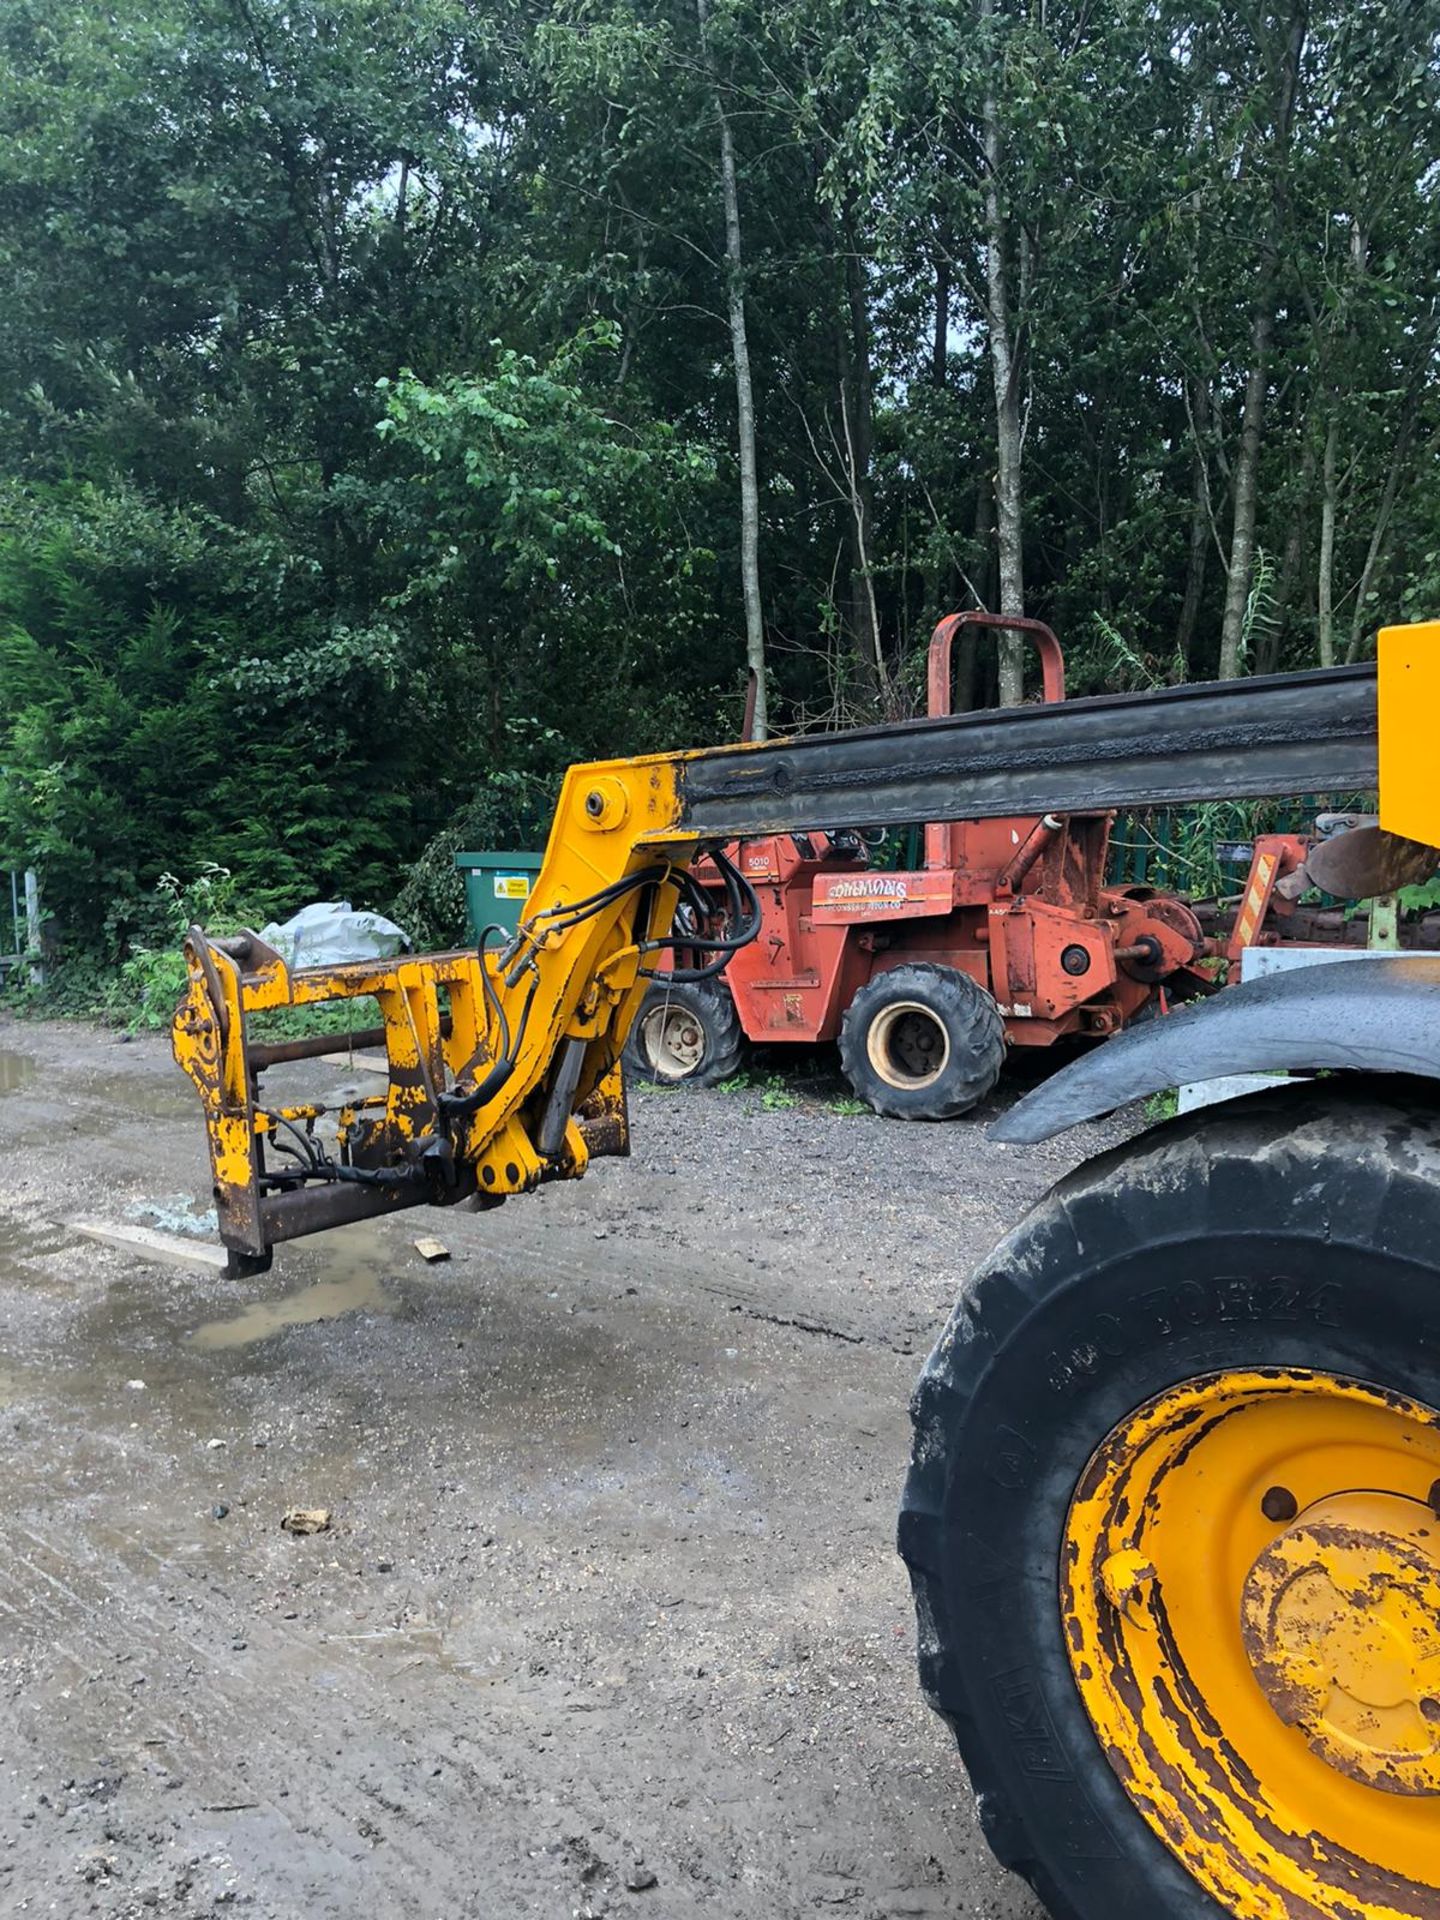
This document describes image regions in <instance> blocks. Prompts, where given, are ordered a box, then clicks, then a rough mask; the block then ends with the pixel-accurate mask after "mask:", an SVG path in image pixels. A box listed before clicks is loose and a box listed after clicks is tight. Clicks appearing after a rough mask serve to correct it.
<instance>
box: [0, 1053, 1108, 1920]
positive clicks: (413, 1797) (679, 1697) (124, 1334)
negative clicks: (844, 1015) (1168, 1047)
mask: <svg viewBox="0 0 1440 1920" xmlns="http://www.w3.org/2000/svg"><path fill="white" fill-rule="evenodd" d="M346 1078H347V1070H346V1069H342V1068H336V1067H324V1066H320V1067H316V1066H314V1065H311V1066H307V1067H304V1068H292V1069H286V1070H284V1072H283V1076H282V1073H281V1072H277V1073H276V1074H274V1075H272V1076H271V1078H270V1080H269V1081H267V1085H269V1086H271V1087H272V1090H273V1091H276V1092H280V1091H283V1092H285V1093H287V1094H290V1093H300V1092H301V1091H304V1090H309V1089H315V1090H318V1091H321V1092H327V1091H331V1090H333V1089H334V1088H335V1087H337V1086H338V1085H339V1084H341V1083H342V1082H344V1081H345V1080H346ZM841 1091H842V1090H841V1088H840V1087H839V1085H838V1083H830V1082H826V1081H825V1080H824V1079H823V1078H820V1079H811V1080H808V1081H803V1082H799V1083H792V1088H791V1095H792V1097H795V1098H796V1100H797V1104H795V1105H794V1106H786V1107H778V1108H777V1107H774V1106H773V1104H772V1105H767V1101H766V1096H765V1093H764V1091H763V1090H762V1089H761V1088H758V1087H757V1088H755V1089H751V1090H748V1091H745V1092H738V1093H736V1092H727V1093H721V1092H714V1093H692V1092H682V1093H669V1094H661V1093H647V1092H643V1091H642V1092H640V1093H639V1094H638V1095H637V1096H636V1097H635V1098H634V1100H633V1124H634V1154H633V1158H632V1159H631V1160H630V1161H629V1162H628V1163H627V1162H612V1163H602V1164H601V1165H600V1166H598V1167H597V1169H596V1171H595V1172H594V1173H593V1175H592V1176H591V1177H590V1178H589V1179H587V1180H585V1181H584V1182H581V1183H579V1184H577V1185H575V1186H571V1187H552V1188H547V1189H545V1190H544V1191H542V1192H541V1193H539V1194H537V1195H534V1196H532V1197H529V1198H527V1199H524V1200H521V1201H515V1202H511V1203H510V1204H509V1205H507V1206H506V1207H504V1208H503V1209H501V1210H499V1211H498V1212H495V1213H491V1214H486V1215H468V1214H461V1213H458V1212H456V1213H444V1214H423V1215H422V1214H418V1213H417V1214H411V1215H402V1216H398V1217H396V1218H392V1219H390V1220H388V1221H385V1222H383V1223H380V1224H379V1225H377V1226H375V1227H365V1228H358V1227H357V1228H348V1229H345V1230H343V1231H341V1232H339V1233H336V1234H332V1235H328V1236H326V1237H324V1238H323V1239H322V1240H318V1241H314V1242H310V1243H305V1244H302V1245H301V1246H298V1247H293V1248H286V1249H283V1250H282V1251H281V1253H280V1255H279V1256H278V1257H277V1260H276V1264H275V1268H274V1270H273V1271H272V1272H271V1273H270V1274H268V1275H266V1276H264V1277H263V1278H261V1279H258V1280H249V1281H244V1282H238V1281H230V1280H227V1279H225V1278H223V1277H222V1276H221V1275H220V1274H219V1273H217V1272H213V1271H207V1270H204V1269H200V1268H191V1267H188V1266H175V1265H165V1266H161V1265H155V1264H150V1263H149V1262H147V1261H145V1260H143V1259H141V1258H139V1257H137V1256H136V1255H135V1254H134V1253H132V1252H129V1251H122V1250H120V1249H117V1248H113V1247H110V1246H106V1245H103V1244H97V1243H95V1242H94V1241H92V1240H90V1239H87V1238H85V1237H83V1236H81V1235H80V1234H78V1233H77V1232H76V1231H75V1230H74V1227H73V1224H71V1223H73V1222H74V1221H76V1220H78V1219H84V1220H88V1221H92V1222H94V1221H109V1222H112V1223H121V1224H125V1223H135V1222H139V1223H143V1224H150V1225H160V1226H162V1227H165V1228H168V1229H169V1230H171V1231H174V1230H175V1229H176V1228H177V1227H183V1225H184V1224H185V1222H186V1220H187V1218H188V1216H190V1215H191V1214H192V1213H195V1212H198V1211H199V1209H200V1208H201V1207H202V1206H203V1205H204V1204H205V1197H207V1195H206V1190H207V1187H208V1171H207V1168H206V1166H205V1163H204V1157H203V1144H202V1134H201V1129H200V1125H199V1110H198V1106H197V1104H196V1103H195V1101H194V1099H193V1096H192V1095H191V1094H190V1091H189V1089H188V1087H187V1086H186V1085H185V1083H184V1081H183V1080H182V1079H181V1078H180V1076H179V1075H178V1073H177V1072H176V1070H175V1068H174V1067H173V1065H172V1064H171V1062H170V1059H169V1054H168V1047H167V1046H166V1044H165V1043H164V1042H163V1041H161V1040H159V1039H152V1038H144V1039H138V1040H136V1041H134V1042H133V1043H130V1044H122V1043H120V1042H118V1041H117V1039H116V1036H115V1035H114V1034H112V1033H105V1032H102V1031H98V1030H95V1029H91V1028H87V1027H84V1026H79V1025H73V1024H65V1025H60V1024H55V1025H38V1024H32V1023H25V1024H16V1023H10V1024H0V1149H3V1152H0V1294H3V1322H0V1324H3V1327H4V1337H3V1342H0V1471H3V1474H4V1484H5V1488H6V1500H5V1508H4V1515H3V1526H4V1533H3V1540H4V1551H3V1554H0V1913H4V1914H6V1915H9V1914H19V1913H34V1914H51V1915H61V1916H68V1915H89V1914H102V1915H107V1916H120V1915H127V1916H142V1915H148V1914H152V1913H159V1914H164V1915H171V1916H179V1915H184V1916H189V1917H194V1920H198V1917H199V1916H204V1915H211V1914H221V1913H228V1912H230V1911H232V1910H240V1909H243V1910H244V1911H246V1912H247V1913H250V1914H253V1915H256V1916H267V1917H268V1916H274V1917H275V1920H290V1917H291V1916H296V1917H302V1920H330V1917H331V1916H335V1917H336V1920H339V1917H340V1916H345V1917H346V1920H349V1916H354V1915H359V1914H362V1913H363V1914H365V1915H367V1916H379V1917H381V1920H383V1917H384V1916H390V1915H395V1916H401V1915H403V1916H405V1917H406V1920H431V1917H432V1916H433V1917H434V1920H465V1917H467V1916H480V1917H481V1920H492V1917H493V1920H502V1917H503V1920H509V1916H521V1915H537V1916H546V1917H547V1920H583V1917H585V1916H596V1915H601V1914H613V1915H628V1914H634V1915H635V1916H637V1917H641V1920H643V1916H645V1915H647V1914H648V1915H651V1916H653V1920H684V1917H685V1916H689V1915H709V1916H715V1920H790V1917H791V1916H795V1917H797V1920H798V1917H799V1916H811V1915H818V1914H824V1913H828V1912H830V1911H832V1910H834V1911H837V1912H841V1913H846V1914H852V1915H856V1916H864V1917H865V1920H892V1917H895V1920H898V1917H899V1916H911V1915H939V1914H944V1915H971V1916H988V1920H1039V1915H1040V1911H1041V1910H1040V1909H1039V1907H1038V1906H1037V1905H1036V1904H1035V1902H1034V1900H1033V1898H1032V1897H1031V1895H1030V1894H1029V1892H1028V1890H1027V1889H1025V1888H1024V1887H1022V1886H1020V1885H1019V1884H1018V1883H1016V1882H1015V1881H1013V1880H1011V1879H1009V1878H1008V1877H1007V1876H1005V1875H1004V1874H1002V1873H1001V1872H1000V1871H999V1870H998V1869H997V1868H996V1867H995V1866H994V1865H993V1863H992V1862H991V1861H990V1859H989V1856H988V1855H987V1853H986V1851H985V1848H984V1845H983V1842H982V1841H981V1839H980V1837H979V1834H978V1831H977V1827H976V1823H975V1818H974V1813H973V1809H972V1805H971V1801H970V1797H969V1793H968V1791H967V1787H966V1782H965V1778H964V1774H963V1772H962V1770H961V1768H960V1765H959V1763H958V1761H957V1759H956V1757H955V1754H954V1751H953V1747H952V1745H951V1743H950V1739H949V1735H948V1733H947V1732H946V1730H945V1728H944V1727H943V1726H942V1725H941V1724H940V1723H939V1722H938V1721H937V1720H936V1719H935V1718H934V1717H933V1716H932V1715H931V1714H930V1713H929V1712H928V1711H927V1709H926V1708H925V1706H924V1704H923V1702H922V1701H921V1699H920V1697H919V1694H918V1691H917V1688H916V1684H915V1677H914V1665H913V1618H912V1614H911V1609H910V1601H909V1594H908V1588H907V1583H906V1580H905V1576H904V1571H903V1569H902V1567H901V1566H900V1564H899V1562H898V1561H897V1559H896V1557H895V1554H894V1549H893V1532H894V1514H895V1505H896V1496H897V1493H898V1490H899V1485H900V1481H901V1477H902V1474H903V1470H904V1464H905V1457H906V1447H907V1421H906V1413H905V1407H906V1398H907V1395H908V1391H909V1387H910V1383H911V1381H912V1379H913V1377H914V1375H915V1373H916V1371H917V1370H918V1367H919V1364H920V1359H921V1357H922V1356H923V1353H924V1351H925V1349H926V1347H927V1346H928V1345H929V1343H930V1341H931V1340H932V1339H933V1337H934V1335H935V1334H936V1332H937V1331H938V1330H939V1327H940V1326H941V1324H942V1322H943V1319H944V1317H945V1315H946V1314H947V1312H948V1311H949V1307H950V1305H951V1302H952V1300H953V1298H954V1296H955V1293H956V1291H957V1290H958V1288H959V1287H960V1286H961V1284H962V1283H963V1280H964V1278H965V1275H966V1274H967V1272H968V1271H969V1269H970V1268H971V1267H972V1265H973V1264H974V1262H975V1261H976V1260H977V1259H978V1258H979V1257H980V1256H981V1255H982V1254H983V1252H984V1251H985V1249H986V1248H987V1247H988V1245H989V1244H990V1243H991V1242H992V1241H993V1240H994V1239H995V1238H996V1237H997V1235H998V1234H999V1233H1000V1232H1001V1231H1002V1230H1003V1229H1004V1227H1005V1226H1006V1225H1007V1224H1008V1223H1010V1222H1012V1221H1013V1220H1014V1219H1015V1218H1016V1217H1017V1216H1018V1215H1019V1214H1020V1213H1021V1212H1022V1211H1023V1210H1024V1209H1025V1207H1027V1206H1028V1205H1029V1204H1030V1203H1031V1202H1032V1201H1033V1200H1034V1199H1035V1198H1037V1197H1038V1195H1039V1194H1040V1193H1041V1192H1042V1191H1043V1190H1044V1189H1045V1188H1046V1187H1047V1186H1048V1185H1049V1184H1050V1182H1051V1181H1052V1180H1053V1179H1054V1178H1055V1177H1056V1176H1057V1175H1058V1174H1059V1173H1061V1172H1062V1171H1064V1170H1065V1169H1066V1168H1067V1167H1068V1166H1070V1165H1071V1164H1073V1162H1074V1160H1075V1159H1077V1158H1078V1157H1080V1156H1081V1155H1082V1154H1084V1153H1088V1152H1092V1151H1094V1150H1095V1149H1096V1148H1097V1147H1098V1146H1100V1145H1102V1144H1105V1143H1107V1142H1108V1140H1109V1139H1111V1138H1113V1137H1116V1135H1117V1129H1116V1127H1115V1125H1114V1124H1113V1123H1106V1124H1103V1125H1101V1126H1096V1127H1091V1128H1087V1129H1083V1130H1082V1134H1083V1136H1084V1137H1083V1138H1077V1139H1069V1140H1065V1141H1060V1142H1056V1143H1052V1144H1051V1145H1050V1146H1047V1147H1041V1148H1027V1149H1020V1148H1011V1149H1005V1148H996V1147H993V1146H990V1145H988V1144H987V1143H986V1141H985V1139H984V1135H983V1128H982V1125H981V1124H978V1123H977V1122H976V1121H975V1120H970V1121H961V1122H957V1123H953V1124H951V1125H948V1126H936V1127H910V1126H905V1125H902V1124H899V1123H895V1122H886V1121H881V1120H877V1119H875V1118H874V1117H873V1116H871V1115H868V1114H864V1115H853V1114H847V1113H843V1112H838V1111H836V1110H835V1107H834V1104H833V1103H834V1101H835V1098H836V1096H837V1095H838V1094H839V1093H840V1092H841ZM770 1101H771V1102H772V1103H773V1101H774V1095H773V1093H772V1094H771V1095H770ZM984 1117H985V1116H984V1115H982V1116H981V1119H982V1120H983V1118H984ZM421 1232H434V1233H438V1234H439V1235H440V1236H441V1237H442V1238H443V1239H444V1240H445V1241H446V1243H447V1244H448V1246H449V1247H450V1249H451V1252H452V1258H451V1259H450V1260H449V1261H448V1262H447V1263H445V1264H443V1265H439V1266H434V1267H427V1266H426V1265H425V1264H424V1263H423V1262H422V1260H421V1259H420V1258H419V1256H418V1255H417V1254H416V1253H415V1251H414V1250H413V1248H412V1245H411V1242H412V1240H413V1238H414V1237H415V1236H416V1235H417V1234H418V1233H421ZM291 1506H301V1507H322V1506H323V1507H328V1508H329V1509H331V1512H332V1514H333V1522H332V1525H331V1527H330V1529H329V1530H328V1531H326V1532H323V1533H319V1534H316V1535H313V1536H311V1537H295V1536H293V1535H291V1534H288V1533H286V1532H284V1531H282V1530H281V1527H280V1524H279V1523H280V1519H281V1516H282V1514H283V1513H284V1512H285V1510H286V1509H287V1508H288V1507H291Z"/></svg>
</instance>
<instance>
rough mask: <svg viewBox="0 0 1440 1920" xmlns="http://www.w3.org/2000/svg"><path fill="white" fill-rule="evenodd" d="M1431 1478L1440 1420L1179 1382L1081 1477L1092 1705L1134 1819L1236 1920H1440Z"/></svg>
mask: <svg viewBox="0 0 1440 1920" xmlns="http://www.w3.org/2000/svg"><path fill="white" fill-rule="evenodd" d="M1437 1480H1440V1414H1437V1413H1436V1412H1435V1411H1434V1410H1433V1409H1431V1408H1428V1407H1424V1406H1421V1405H1418V1404H1417V1403H1414V1402H1412V1401H1409V1400H1406V1399H1404V1398H1402V1397H1401V1396H1398V1395H1395V1394H1390V1393H1385V1392H1382V1391H1381V1390H1380V1389H1378V1388H1375V1387H1369V1386H1366V1385H1364V1384H1362V1383H1359V1382H1355V1381H1351V1380H1345V1379H1340V1378H1338V1377H1336V1376H1334V1375H1327V1374H1321V1373H1314V1372H1308V1371H1301V1370H1293V1371H1291V1370H1285V1371H1282V1370H1279V1369H1276V1370H1270V1371H1266V1372H1256V1373H1226V1374H1217V1375H1210V1376H1206V1377H1204V1378H1200V1379H1195V1380H1190V1381H1186V1382H1184V1383H1183V1384H1182V1385H1180V1386H1178V1387H1175V1388H1173V1389H1172V1390H1171V1391H1170V1392H1169V1393H1166V1394H1163V1395H1161V1396H1160V1397H1159V1398H1158V1399H1156V1400H1153V1401H1151V1402H1149V1403H1148V1404H1147V1405H1146V1406H1143V1407H1141V1408H1140V1409H1139V1410H1138V1411H1137V1412H1136V1413H1134V1414H1132V1415H1131V1416H1130V1417H1129V1419H1127V1420H1125V1421H1123V1422H1122V1423H1121V1425H1120V1426H1119V1427H1118V1428H1117V1429H1116V1430H1115V1432H1114V1433H1113V1434H1111V1436H1110V1437H1109V1438H1108V1439H1107V1440H1106V1441H1105V1443H1104V1445H1103V1446H1102V1447H1101V1448H1100V1449H1099V1451H1098V1452H1097V1453H1096V1454H1095V1456H1094V1458H1093V1459H1092V1460H1091V1462H1090V1464H1089V1466H1088V1467H1087V1468H1086V1471H1085V1473H1084V1475H1083V1476H1082V1478H1081V1480H1080V1483H1079V1486H1078V1487H1077V1490H1076V1493H1075V1497H1074V1500H1073V1502H1072V1505H1071V1509H1070V1516H1069V1521H1068V1525H1067V1535H1066V1542H1065V1547H1064V1551H1063V1554H1062V1562H1061V1594H1060V1605H1061V1608H1062V1617H1063V1620H1064V1624H1065V1630H1066V1635H1067V1640H1068V1644H1069V1651H1070V1658H1071V1665H1072V1669H1073V1671H1074V1675H1075V1683H1076V1686H1077V1687H1078V1688H1079V1691H1080V1695H1081V1698H1082V1700H1083V1701H1084V1704H1085V1707H1086V1710H1087V1712H1088V1713H1089V1716H1090V1719H1091V1721H1092V1723H1093V1725H1094V1727H1095V1731H1096V1733H1097V1735H1098V1737H1099V1739H1100V1743H1101V1746H1102V1747H1103V1749H1104V1751H1105V1753H1106V1756H1107V1758H1108V1759H1109V1761H1110V1764H1111V1766H1112V1767H1113V1768H1114V1770H1115V1773H1116V1775H1117V1777H1118V1778H1119V1780H1120V1782H1121V1784H1122V1785H1123V1786H1124V1788H1125V1790H1126V1792H1127V1793H1128V1794H1129V1796H1130V1798H1131V1800H1132V1801H1133V1802H1134V1804H1135V1806H1136V1807H1137V1808H1138V1809H1139V1811H1140V1812H1141V1814H1142V1815H1143V1816H1144V1818H1145V1819H1146V1821H1147V1822H1148V1823H1149V1825H1150V1826H1151V1827H1152V1828H1153V1830H1154V1831H1155V1833H1156V1834H1157V1835H1158V1836H1159V1837H1160V1839H1161V1840H1163V1841H1164V1843H1165V1845H1166V1846H1167V1847H1169V1848H1170V1850H1171V1852H1172V1853H1174V1854H1175V1855H1176V1856H1177V1857H1178V1858H1179V1859H1180V1860H1181V1861H1182V1862H1183V1864H1184V1865H1185V1867H1186V1868H1187V1870H1188V1871H1189V1872H1190V1874H1191V1875H1192V1876H1193V1877H1194V1878H1195V1880H1196V1881H1197V1882H1198V1883H1199V1884H1200V1885H1201V1886H1202V1887H1204V1888H1205V1890H1206V1891H1207V1892H1208V1893H1209V1894H1210V1895H1211V1896H1212V1898H1213V1899H1214V1900H1215V1901H1216V1902H1217V1903H1218V1904H1219V1906H1220V1908H1221V1909H1222V1911H1224V1912H1225V1913H1228V1914H1233V1915H1236V1916H1238V1917H1239V1920H1296V1917H1297V1916H1300V1915H1305V1916H1314V1920H1362V1916H1363V1920H1437V1916H1440V1793H1437V1788H1440V1775H1437V1774H1436V1772H1435V1768H1436V1765H1437V1755H1440V1727H1437V1726H1436V1724H1435V1722H1436V1720H1437V1719H1440V1612H1437V1610H1436V1609H1437V1605H1440V1586H1437V1565H1436V1543H1437V1541H1440V1521H1437V1520H1436V1517H1435V1515H1434V1513H1433V1512H1432V1511H1431V1508H1430V1504H1429V1503H1430V1498H1431V1490H1432V1488H1433V1487H1434V1485H1435V1483H1436V1481H1437ZM1356 1489H1371V1490H1378V1491H1373V1492H1370V1493H1357V1492H1356ZM1432 1716H1434V1717H1433V1718H1432Z"/></svg>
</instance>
